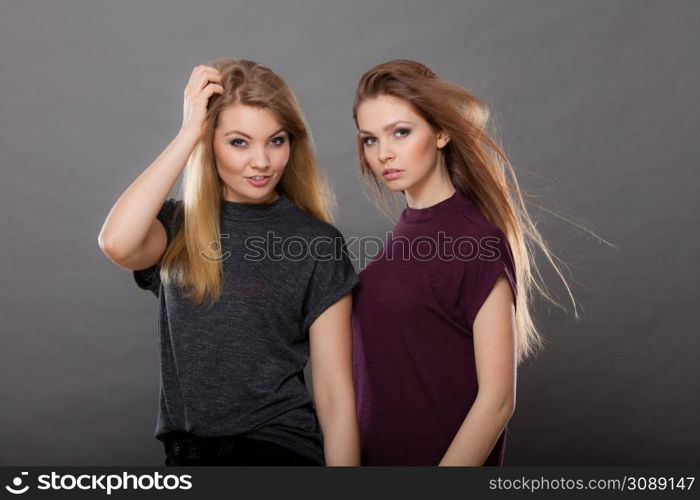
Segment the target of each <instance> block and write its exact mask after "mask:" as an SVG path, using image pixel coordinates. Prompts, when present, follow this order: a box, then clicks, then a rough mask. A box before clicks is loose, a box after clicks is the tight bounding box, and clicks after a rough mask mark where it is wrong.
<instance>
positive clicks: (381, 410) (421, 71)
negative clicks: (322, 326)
mask: <svg viewBox="0 0 700 500" xmlns="http://www.w3.org/2000/svg"><path fill="white" fill-rule="evenodd" d="M353 116H354V119H355V124H356V126H357V128H358V138H357V143H358V150H359V157H360V167H361V171H362V173H363V174H366V175H368V176H369V179H370V182H371V184H373V185H374V186H375V187H376V188H377V190H378V191H377V192H378V193H379V194H380V195H381V197H380V199H381V200H383V201H382V203H381V204H380V206H382V207H385V206H386V207H387V212H386V213H388V214H390V210H389V208H390V207H389V205H388V204H387V203H384V202H388V201H389V200H390V198H391V193H401V194H403V197H402V198H403V199H404V200H405V208H404V209H403V211H402V212H401V214H400V217H399V218H398V221H397V222H396V226H395V227H394V229H393V231H392V233H391V236H390V238H389V239H388V240H387V241H386V243H385V245H384V248H383V249H382V252H380V254H379V255H378V256H377V257H376V258H375V259H374V260H373V261H372V262H370V264H369V265H368V266H367V267H366V268H365V269H364V270H363V271H362V272H361V273H360V284H359V285H358V287H357V288H356V289H355V293H354V302H353V316H352V323H353V371H354V374H353V375H354V381H355V391H356V395H357V411H358V422H359V427H360V440H361V450H362V453H361V462H362V464H363V465H502V464H503V459H504V453H505V445H506V431H507V424H508V421H509V420H510V418H511V416H512V415H513V412H514V409H515V399H516V398H515V393H516V367H517V364H518V362H520V361H521V360H522V359H524V358H525V357H526V356H527V355H528V354H530V353H532V352H533V351H534V350H535V349H536V348H537V347H538V346H540V345H541V344H542V339H541V337H540V335H539V333H538V332H537V330H536V328H535V327H534V325H533V322H532V319H531V317H530V313H529V311H528V307H529V306H530V298H529V297H530V295H531V290H532V287H533V285H534V284H535V283H534V281H533V272H532V269H533V263H532V260H531V255H530V251H529V248H530V247H531V246H533V245H537V246H539V247H540V248H541V249H542V250H543V251H544V253H545V255H546V256H547V257H548V258H549V259H550V262H552V264H554V262H553V261H552V258H551V254H550V253H549V251H548V250H547V247H546V245H545V243H544V241H543V240H542V238H541V236H540V235H539V233H538V232H537V230H536V228H535V226H534V225H533V224H532V222H531V220H530V218H529V216H528V214H527V212H526V211H525V208H524V204H523V200H522V196H521V194H520V190H519V188H518V185H517V182H516V180H515V176H514V175H513V171H512V168H511V167H510V164H509V162H508V160H507V158H506V156H505V155H504V154H503V152H502V151H501V150H500V149H499V147H498V146H497V144H496V143H495V142H494V140H492V139H491V138H490V137H489V136H488V135H487V133H486V132H485V126H486V122H487V118H488V110H487V108H486V107H485V106H484V105H483V104H482V103H481V102H480V101H479V100H478V99H476V98H475V97H474V96H473V95H472V94H470V93H469V92H468V91H467V90H466V89H464V88H463V87H461V86H459V85H455V84H453V83H450V82H447V81H445V80H442V79H440V78H438V77H437V76H436V75H435V74H434V73H433V71H431V70H430V68H428V67H426V66H425V65H423V64H421V63H418V62H415V61H410V60H394V61H388V62H385V63H382V64H379V65H377V66H376V67H374V68H372V69H370V70H369V71H367V72H366V73H365V74H364V75H363V76H362V77H361V78H360V81H359V83H358V85H357V90H356V96H355V105H354V108H353ZM507 174H511V175H510V177H509V176H508V175H507ZM555 268H556V265H555ZM557 272H559V269H557ZM559 276H560V277H561V276H562V275H561V273H560V272H559ZM562 279H563V278H562ZM565 284H566V282H565ZM538 289H539V290H542V288H540V287H538ZM567 290H568V285H567ZM572 300H573V297H572ZM574 305H575V303H574Z"/></svg>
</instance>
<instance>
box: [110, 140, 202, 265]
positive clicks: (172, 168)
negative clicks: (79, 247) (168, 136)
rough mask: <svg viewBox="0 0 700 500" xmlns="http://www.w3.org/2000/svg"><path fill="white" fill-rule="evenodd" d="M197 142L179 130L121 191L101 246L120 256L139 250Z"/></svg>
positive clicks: (117, 257) (121, 258) (122, 257)
mask: <svg viewBox="0 0 700 500" xmlns="http://www.w3.org/2000/svg"><path fill="white" fill-rule="evenodd" d="M196 143H197V138H196V137H195V136H194V135H193V134H189V133H183V132H181V133H179V134H178V135H177V136H176V137H175V139H173V140H172V141H171V142H170V144H168V146H167V147H166V148H165V149H164V150H163V152H162V153H161V154H160V155H159V156H158V158H156V160H155V161H154V162H153V163H152V164H151V165H150V166H149V167H148V168H147V169H146V170H145V171H143V172H142V173H141V175H139V176H138V177H137V178H136V180H134V181H133V182H132V183H131V185H130V186H129V187H128V188H127V189H126V190H125V191H124V192H123V193H122V195H121V196H120V197H119V199H118V200H117V201H116V203H115V204H114V206H113V207H112V209H111V210H110V212H109V214H108V215H107V218H106V220H105V222H104V224H103V226H102V230H101V231H100V234H99V237H98V241H99V245H100V248H102V249H103V251H104V252H105V253H107V254H108V255H109V256H110V257H112V258H115V259H117V260H123V259H126V258H128V256H129V255H131V254H132V253H133V252H135V251H137V250H138V249H139V247H140V246H141V244H142V243H143V241H144V239H145V238H146V236H147V235H148V231H149V229H150V227H151V224H152V223H153V220H154V219H155V217H156V215H157V214H158V211H159V210H160V207H161V206H162V205H163V202H164V201H165V199H166V197H167V196H168V193H170V190H171V189H172V187H173V186H174V185H175V182H176V181H177V178H178V177H179V175H180V174H181V173H182V170H183V169H184V167H185V164H186V163H187V160H188V158H189V156H190V154H191V153H192V150H193V149H194V146H195V144H196Z"/></svg>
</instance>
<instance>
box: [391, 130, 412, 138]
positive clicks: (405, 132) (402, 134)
mask: <svg viewBox="0 0 700 500" xmlns="http://www.w3.org/2000/svg"><path fill="white" fill-rule="evenodd" d="M410 133H411V129H410V128H397V129H396V130H395V131H394V134H396V135H398V137H406V136H407V135H408V134H410Z"/></svg>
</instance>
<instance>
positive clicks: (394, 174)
mask: <svg viewBox="0 0 700 500" xmlns="http://www.w3.org/2000/svg"><path fill="white" fill-rule="evenodd" d="M401 174H403V170H398V169H396V168H387V169H386V170H384V172H382V177H384V178H385V179H386V180H389V181H390V180H393V179H398V178H399V177H401Z"/></svg>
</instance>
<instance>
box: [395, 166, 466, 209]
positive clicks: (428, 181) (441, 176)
mask: <svg viewBox="0 0 700 500" xmlns="http://www.w3.org/2000/svg"><path fill="white" fill-rule="evenodd" d="M455 191H456V189H455V187H454V184H452V180H451V179H450V175H449V173H448V172H447V167H446V166H445V163H444V160H443V156H442V155H440V157H439V160H438V164H437V165H436V166H435V168H434V170H433V171H432V172H430V173H429V174H428V175H426V176H425V177H424V178H423V179H421V180H420V181H419V182H417V183H415V184H414V185H412V186H411V187H410V188H408V189H406V190H405V191H404V194H405V195H406V204H407V205H408V206H409V207H410V208H417V209H421V208H427V207H432V206H433V205H437V204H438V203H440V202H441V201H443V200H446V199H447V198H449V197H450V196H452V195H453V194H454V193H455Z"/></svg>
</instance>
